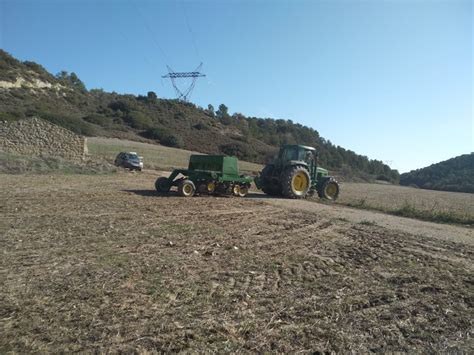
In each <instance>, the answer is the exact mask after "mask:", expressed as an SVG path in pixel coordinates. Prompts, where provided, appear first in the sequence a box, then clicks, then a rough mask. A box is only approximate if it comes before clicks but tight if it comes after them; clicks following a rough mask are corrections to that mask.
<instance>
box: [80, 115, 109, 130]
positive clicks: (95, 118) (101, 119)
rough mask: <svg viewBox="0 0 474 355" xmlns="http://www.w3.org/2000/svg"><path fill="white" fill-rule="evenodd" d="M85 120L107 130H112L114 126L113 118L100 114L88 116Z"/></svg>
mask: <svg viewBox="0 0 474 355" xmlns="http://www.w3.org/2000/svg"><path fill="white" fill-rule="evenodd" d="M83 120H84V121H87V122H90V123H93V124H96V125H98V126H101V127H105V128H110V127H112V125H113V124H114V122H113V119H112V118H110V117H106V116H102V115H98V114H92V115H89V116H86V117H84V118H83Z"/></svg>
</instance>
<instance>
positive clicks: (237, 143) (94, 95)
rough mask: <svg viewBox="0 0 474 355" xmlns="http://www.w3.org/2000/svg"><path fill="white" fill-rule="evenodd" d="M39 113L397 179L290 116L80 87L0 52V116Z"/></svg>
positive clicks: (104, 131) (92, 127) (129, 133)
mask: <svg viewBox="0 0 474 355" xmlns="http://www.w3.org/2000/svg"><path fill="white" fill-rule="evenodd" d="M33 115H34V116H39V117H41V118H43V119H46V120H49V121H50V122H53V123H55V124H58V125H60V126H63V127H66V128H68V129H70V130H72V131H74V132H76V133H80V134H83V135H86V136H105V137H118V138H126V139H131V140H139V141H140V140H141V141H144V140H146V141H153V142H155V143H158V142H159V143H160V144H163V145H167V146H172V147H180V148H185V149H188V150H193V151H199V152H202V153H211V154H212V153H214V154H227V155H235V156H237V157H238V158H241V159H245V160H248V161H252V162H258V163H264V162H265V161H267V160H268V159H269V158H270V157H271V156H272V155H274V154H275V152H276V151H277V150H278V147H279V146H280V145H281V144H293V143H299V144H305V145H311V146H315V147H316V148H317V149H318V153H319V161H320V164H321V165H322V166H324V167H327V168H329V169H331V170H336V171H337V172H338V173H340V174H342V175H344V176H350V177H356V178H361V179H364V180H370V179H384V180H387V181H391V182H395V183H396V182H398V179H399V174H398V171H396V170H392V169H391V168H390V167H389V166H388V165H386V164H384V163H383V162H381V161H378V160H373V159H369V158H367V157H366V156H362V155H359V154H356V153H355V152H353V151H351V150H347V149H344V148H342V147H340V146H335V145H334V144H332V143H331V142H330V141H329V140H326V139H324V138H323V137H320V135H319V133H318V132H317V131H316V130H314V129H312V128H309V127H306V126H303V125H301V124H299V123H294V122H293V121H291V120H283V119H271V118H257V117H247V116H245V115H243V114H240V113H234V114H230V113H229V112H228V108H227V107H226V106H225V105H224V104H221V105H220V106H219V107H218V108H217V109H214V107H212V105H209V106H208V107H207V108H202V107H198V106H196V105H194V104H192V103H187V102H182V101H178V100H169V99H161V98H158V96H157V95H156V94H155V93H154V92H152V91H150V92H148V93H147V94H146V95H138V96H135V95H121V94H117V93H115V92H112V93H108V92H104V91H103V90H101V89H92V90H87V89H86V87H85V85H84V83H83V82H82V81H81V80H80V79H79V78H78V77H77V75H76V74H74V73H68V72H65V71H63V72H60V73H58V74H57V75H55V76H54V75H52V74H50V73H48V71H47V70H45V69H44V68H43V67H42V66H41V65H39V64H37V63H35V62H31V61H24V62H21V61H19V60H17V59H15V58H14V57H12V56H11V55H10V54H8V53H7V52H5V51H3V50H0V120H18V119H22V118H24V117H29V116H33Z"/></svg>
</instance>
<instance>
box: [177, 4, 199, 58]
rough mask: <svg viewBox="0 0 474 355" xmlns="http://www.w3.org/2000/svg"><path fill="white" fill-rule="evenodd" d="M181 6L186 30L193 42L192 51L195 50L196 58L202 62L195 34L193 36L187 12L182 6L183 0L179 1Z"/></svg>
mask: <svg viewBox="0 0 474 355" xmlns="http://www.w3.org/2000/svg"><path fill="white" fill-rule="evenodd" d="M181 7H182V8H183V14H184V20H185V22H186V27H187V28H188V32H189V34H190V36H191V41H192V43H193V47H194V51H195V52H196V55H197V57H198V59H199V60H200V61H201V63H202V59H201V56H200V54H199V48H198V46H197V44H196V38H195V36H194V32H193V30H192V28H191V26H190V25H189V18H188V14H187V12H186V7H185V6H184V2H183V1H181Z"/></svg>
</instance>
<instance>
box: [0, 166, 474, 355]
mask: <svg viewBox="0 0 474 355" xmlns="http://www.w3.org/2000/svg"><path fill="white" fill-rule="evenodd" d="M155 178H156V176H155V175H153V174H151V173H144V174H133V173H120V174H117V175H102V176H78V175H65V176H62V175H54V176H46V175H40V176H39V175H29V176H12V175H1V176H0V181H1V182H2V184H1V189H0V247H1V250H2V258H0V285H1V287H0V352H1V353H3V352H6V351H9V350H13V351H16V352H19V353H25V352H71V351H86V352H91V351H112V352H116V351H125V352H128V351H132V350H137V351H183V350H184V351H186V350H188V351H204V350H208V351H218V352H222V351H227V352H234V351H242V352H249V351H252V352H253V351H267V352H277V351H279V352H297V351H303V352H312V351H337V352H347V351H355V352H367V351H417V352H433V351H436V352H439V351H443V352H445V351H464V352H466V353H469V352H472V351H473V350H474V344H473V341H472V331H473V319H474V311H473V307H474V276H473V275H474V273H473V271H474V270H473V255H474V247H473V240H474V232H473V229H470V228H466V227H460V226H450V225H439V224H434V223H429V222H420V223H422V227H419V228H418V229H416V230H415V229H412V228H411V226H412V225H411V224H410V223H416V222H418V221H415V220H410V219H405V218H400V217H395V216H388V215H382V214H377V213H374V212H372V211H357V210H354V209H350V208H347V207H343V206H328V205H324V204H320V203H313V202H309V201H288V200H279V199H267V198H264V197H263V196H262V195H259V194H253V195H250V196H249V197H248V198H244V199H241V198H233V197H229V198H227V197H194V198H189V199H185V198H180V197H177V196H175V195H173V194H171V195H170V196H158V195H157V194H156V193H155V192H154V191H153V190H152V189H153V182H154V179H155ZM308 206H311V207H308ZM359 212H360V214H358V213H359ZM380 216H382V217H380ZM440 228H441V229H440ZM443 235H444V237H443Z"/></svg>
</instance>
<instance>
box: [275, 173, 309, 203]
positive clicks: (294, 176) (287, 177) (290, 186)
mask: <svg viewBox="0 0 474 355" xmlns="http://www.w3.org/2000/svg"><path fill="white" fill-rule="evenodd" d="M281 185H282V192H283V196H285V197H288V198H305V197H306V194H307V193H308V191H309V189H310V187H311V178H310V177H309V172H308V170H306V168H305V167H304V166H292V167H290V168H288V169H287V170H286V171H285V172H284V173H283V178H282V182H281Z"/></svg>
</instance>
